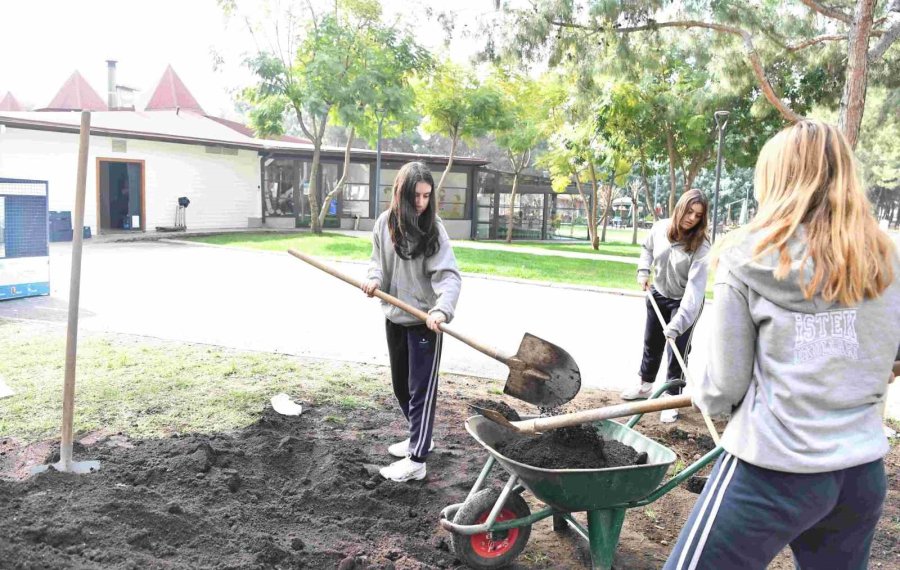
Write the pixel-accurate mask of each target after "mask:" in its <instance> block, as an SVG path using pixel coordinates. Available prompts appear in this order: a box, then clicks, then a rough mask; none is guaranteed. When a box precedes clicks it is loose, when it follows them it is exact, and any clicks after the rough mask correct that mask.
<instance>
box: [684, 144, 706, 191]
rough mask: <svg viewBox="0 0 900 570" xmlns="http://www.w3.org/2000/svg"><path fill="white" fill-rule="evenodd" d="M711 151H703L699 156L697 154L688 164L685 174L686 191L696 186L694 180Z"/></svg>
mask: <svg viewBox="0 0 900 570" xmlns="http://www.w3.org/2000/svg"><path fill="white" fill-rule="evenodd" d="M709 155H710V152H703V153H701V154H700V155H699V156H695V157H694V160H692V161H691V163H690V164H689V165H688V169H687V174H685V176H684V191H685V192H687V191H688V190H690V189H691V188H692V187H693V186H694V180H696V179H697V175H698V174H700V169H701V168H703V165H704V164H706V161H707V160H709Z"/></svg>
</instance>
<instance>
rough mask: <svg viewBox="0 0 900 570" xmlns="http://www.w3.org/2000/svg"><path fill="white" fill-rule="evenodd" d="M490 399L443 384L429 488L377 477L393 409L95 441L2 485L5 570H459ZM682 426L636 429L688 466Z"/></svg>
mask: <svg viewBox="0 0 900 570" xmlns="http://www.w3.org/2000/svg"><path fill="white" fill-rule="evenodd" d="M385 382H389V380H388V379H387V376H386V377H385ZM484 393H485V383H484V381H483V380H471V379H465V378H455V377H448V378H445V379H442V387H441V403H440V405H439V407H438V410H439V414H438V419H437V424H436V441H437V448H436V450H435V452H434V453H433V454H432V455H431V457H430V458H429V460H428V476H427V478H426V479H425V480H424V481H422V482H415V483H405V484H399V483H392V482H387V481H384V480H382V479H381V478H380V477H379V476H378V475H377V468H378V467H380V466H383V465H386V464H387V463H389V462H390V461H391V460H392V458H390V457H389V456H388V454H387V446H388V445H390V444H392V443H395V442H396V441H399V440H401V439H403V438H404V437H405V433H404V425H403V421H402V418H401V416H400V414H399V412H398V411H397V410H396V406H395V404H394V402H392V401H390V400H389V399H384V400H382V401H378V402H376V405H375V407H374V408H366V409H353V410H346V409H339V408H315V407H311V406H304V413H303V415H302V416H300V417H294V418H287V417H282V416H277V415H275V414H274V413H272V412H271V411H265V412H261V414H260V417H259V420H258V421H257V422H256V423H254V424H253V425H251V426H248V427H247V428H245V429H242V430H238V431H235V432H229V433H217V434H209V435H201V434H176V435H174V436H172V437H168V438H163V439H151V440H126V439H125V438H124V437H123V436H121V435H119V434H111V435H107V436H103V437H101V438H100V439H99V440H96V439H97V438H96V436H94V437H93V439H94V440H96V441H93V442H92V443H89V444H88V443H86V442H85V440H82V443H84V444H85V445H84V447H83V448H79V450H78V451H77V452H76V459H82V460H83V459H97V460H100V461H101V465H102V467H101V470H100V471H99V472H98V473H94V474H91V475H83V476H73V475H68V474H62V473H56V472H48V473H46V474H44V475H41V476H38V477H34V478H30V479H26V480H9V479H7V480H0V537H3V538H2V540H0V561H3V562H2V563H0V566H2V567H3V568H13V569H26V568H28V569H31V568H51V569H55V568H76V569H80V568H84V569H87V568H91V569H93V568H101V569H107V568H109V569H130V568H176V569H189V568H190V569H198V568H202V569H207V568H209V569H230V568H234V569H238V568H240V569H244V568H250V569H257V568H258V569H262V568H266V569H278V568H343V569H350V568H356V569H370V570H376V569H384V570H386V569H389V568H394V569H397V570H406V569H410V570H411V569H421V568H458V567H460V563H459V561H458V560H456V557H455V555H454V553H453V552H452V550H451V548H450V546H449V545H450V535H449V533H447V532H446V531H444V530H443V529H441V528H440V526H439V525H438V516H439V513H440V511H441V509H442V508H444V507H445V506H447V505H449V504H452V503H457V502H461V501H462V500H464V499H465V497H466V494H467V493H468V491H469V489H470V488H471V485H472V483H473V482H474V481H475V479H476V477H477V476H478V473H479V471H480V470H481V468H482V466H483V465H484V462H485V460H486V459H487V457H486V454H485V452H484V450H483V449H482V448H481V447H480V446H479V445H478V444H477V443H476V442H475V441H474V440H473V439H472V438H471V437H470V436H469V435H468V434H467V433H466V432H465V429H464V427H463V426H464V421H465V419H466V417H467V416H469V415H471V414H470V413H469V411H468V409H467V406H466V403H467V402H468V401H470V400H471V399H474V398H476V397H479V396H483V395H484ZM611 399H612V401H615V399H614V397H612V396H611V395H610V394H608V393H603V392H594V391H585V392H583V393H582V394H580V395H579V397H578V405H579V406H583V407H585V408H588V407H597V406H598V405H602V403H604V401H610V400H611ZM512 403H513V404H517V403H516V402H514V401H513V402H512ZM676 426H677V429H678V430H680V431H679V432H675V431H674V429H675V428H673V427H672V426H668V425H663V424H660V423H659V422H658V421H657V418H656V417H651V416H650V415H648V416H646V417H645V418H644V419H643V420H642V421H641V423H640V424H638V429H639V431H641V432H642V433H644V434H645V435H647V436H649V437H651V438H653V439H655V440H656V441H659V442H661V443H663V444H665V445H667V446H668V447H670V448H671V449H673V450H674V451H675V452H676V454H677V455H678V458H679V459H678V462H676V466H675V467H676V468H677V467H678V463H679V462H680V463H681V464H682V467H683V466H684V465H688V464H690V463H691V462H693V461H694V460H695V459H696V458H699V457H700V456H701V455H702V454H703V453H704V448H705V440H704V438H703V437H702V436H703V435H705V428H704V427H703V422H702V419H701V418H700V416H699V415H697V414H694V413H692V412H687V413H682V415H681V419H679V421H678V423H677V424H676ZM720 427H721V426H720ZM682 432H683V433H682ZM87 441H88V442H90V441H91V439H90V438H87ZM37 449H42V450H43V452H44V453H43V455H42V457H41V459H45V458H47V457H49V456H51V455H53V452H54V449H53V446H52V445H47V444H43V445H42V446H28V447H25V446H21V445H20V444H18V443H17V442H16V441H15V440H13V439H12V438H6V439H2V440H0V453H3V455H2V456H0V469H3V471H4V476H7V477H10V476H12V472H13V471H19V472H21V470H22V469H24V468H25V466H26V465H27V463H28V461H27V460H26V459H23V455H28V454H31V455H34V454H35V450H37ZM898 460H900V451H898V447H897V446H896V445H895V446H894V447H893V448H892V449H891V452H890V454H889V455H888V457H887V459H886V465H887V469H888V473H889V491H888V499H887V504H886V506H885V513H884V516H883V518H882V521H881V524H880V525H879V529H878V532H877V534H876V537H875V543H874V546H873V551H872V558H871V560H870V566H871V567H873V568H877V567H879V566H881V567H884V568H890V567H898V562H900V543H898V541H897V539H896V536H897V533H896V525H897V524H898V521H900V509H898V505H900V477H898ZM32 463H33V461H32ZM7 468H9V470H7ZM507 477H508V476H507V474H506V473H505V472H503V471H502V470H501V469H500V468H495V470H494V471H493V472H492V476H491V478H490V480H489V484H490V485H491V486H494V487H499V486H501V485H502V484H503V483H504V482H505V481H506V479H507ZM525 498H526V500H527V501H528V502H529V503H530V504H531V508H532V511H534V510H536V509H537V508H540V507H542V506H543V505H542V504H541V503H540V502H539V501H537V500H535V499H534V498H533V497H532V496H531V495H530V494H529V493H525ZM696 499H697V496H696V495H694V494H691V493H689V492H688V491H687V490H685V489H682V488H676V489H674V490H673V491H671V492H670V493H668V494H666V495H665V496H663V497H662V498H661V499H660V500H659V501H657V502H655V503H653V504H652V505H649V506H647V507H643V508H637V509H632V510H630V511H628V514H627V515H626V518H625V524H624V527H623V532H622V538H621V540H620V543H619V548H618V550H617V552H616V560H615V567H616V568H620V569H626V568H627V569H632V570H650V569H658V568H660V567H661V566H662V565H663V562H664V560H665V559H666V557H667V555H668V553H669V551H670V550H671V547H672V544H673V543H674V541H675V539H676V538H677V535H678V531H679V530H680V528H681V526H682V525H683V524H684V521H685V520H686V518H687V516H688V513H689V512H690V509H691V508H692V507H693V505H694V503H695V501H696ZM578 516H579V517H581V515H578ZM582 519H583V517H582ZM588 556H589V555H588V551H587V548H586V546H585V543H584V542H583V541H582V540H581V539H580V538H579V537H578V536H577V535H576V534H575V533H573V532H554V531H553V530H552V522H551V521H550V519H546V520H544V521H540V522H538V523H536V524H535V525H534V527H533V530H532V535H531V539H530V540H529V542H528V545H527V546H526V548H525V551H524V552H523V553H522V554H521V555H520V556H519V558H518V559H517V561H516V563H515V565H514V566H513V568H518V569H538V568H585V567H588V561H589V558H588ZM770 568H774V569H779V570H780V569H785V570H786V569H788V568H792V565H791V562H790V558H789V557H788V556H787V555H782V556H781V557H780V558H779V559H778V560H777V561H776V562H775V563H773V565H771V566H770Z"/></svg>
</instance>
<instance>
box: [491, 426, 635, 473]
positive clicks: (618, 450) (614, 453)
mask: <svg viewBox="0 0 900 570" xmlns="http://www.w3.org/2000/svg"><path fill="white" fill-rule="evenodd" d="M496 449H497V451H499V452H500V453H502V454H503V455H505V456H506V457H508V458H510V459H512V460H514V461H518V462H519V463H524V464H525V465H531V466H533V467H540V468H542V469H605V468H608V467H622V466H625V465H642V464H644V463H646V462H647V454H646V453H638V452H637V451H635V449H634V448H633V447H630V446H628V445H625V444H624V443H621V442H618V441H616V440H612V439H603V438H602V437H601V436H600V434H599V433H597V430H596V429H594V428H593V427H591V426H586V425H581V426H572V427H566V428H560V429H555V430H553V431H550V432H547V433H543V434H541V435H538V436H533V437H520V438H516V439H512V440H509V441H506V442H500V443H498V444H497V445H496Z"/></svg>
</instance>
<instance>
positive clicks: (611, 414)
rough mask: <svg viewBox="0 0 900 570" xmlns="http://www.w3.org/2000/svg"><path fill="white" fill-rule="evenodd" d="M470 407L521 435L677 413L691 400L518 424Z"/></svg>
mask: <svg viewBox="0 0 900 570" xmlns="http://www.w3.org/2000/svg"><path fill="white" fill-rule="evenodd" d="M470 407H471V408H472V409H474V410H475V411H476V412H478V413H479V414H481V415H482V416H484V417H486V418H487V419H489V420H491V421H492V422H494V423H496V424H500V425H502V426H503V427H505V428H509V429H511V430H514V431H517V432H519V433H528V434H535V433H544V432H546V431H550V430H553V429H559V428H563V427H571V426H577V425H579V424H585V423H590V422H599V421H600V420H609V419H612V418H624V417H626V416H633V415H634V414H646V413H649V412H659V411H661V410H673V409H676V408H690V407H691V397H690V396H675V397H674V398H655V399H653V400H644V401H642V402H628V403H626V404H617V405H615V406H605V407H602V408H593V409H591V410H584V411H581V412H572V413H569V414H560V415H558V416H551V417H548V418H534V419H530V420H521V421H517V422H511V421H509V420H508V419H506V417H505V416H504V415H503V414H501V413H500V412H498V411H496V410H488V409H486V408H476V407H474V406H470Z"/></svg>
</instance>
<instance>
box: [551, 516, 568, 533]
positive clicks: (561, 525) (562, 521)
mask: <svg viewBox="0 0 900 570" xmlns="http://www.w3.org/2000/svg"><path fill="white" fill-rule="evenodd" d="M568 528H569V523H567V522H566V517H564V516H563V515H553V530H555V531H557V532H559V531H561V530H568Z"/></svg>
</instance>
